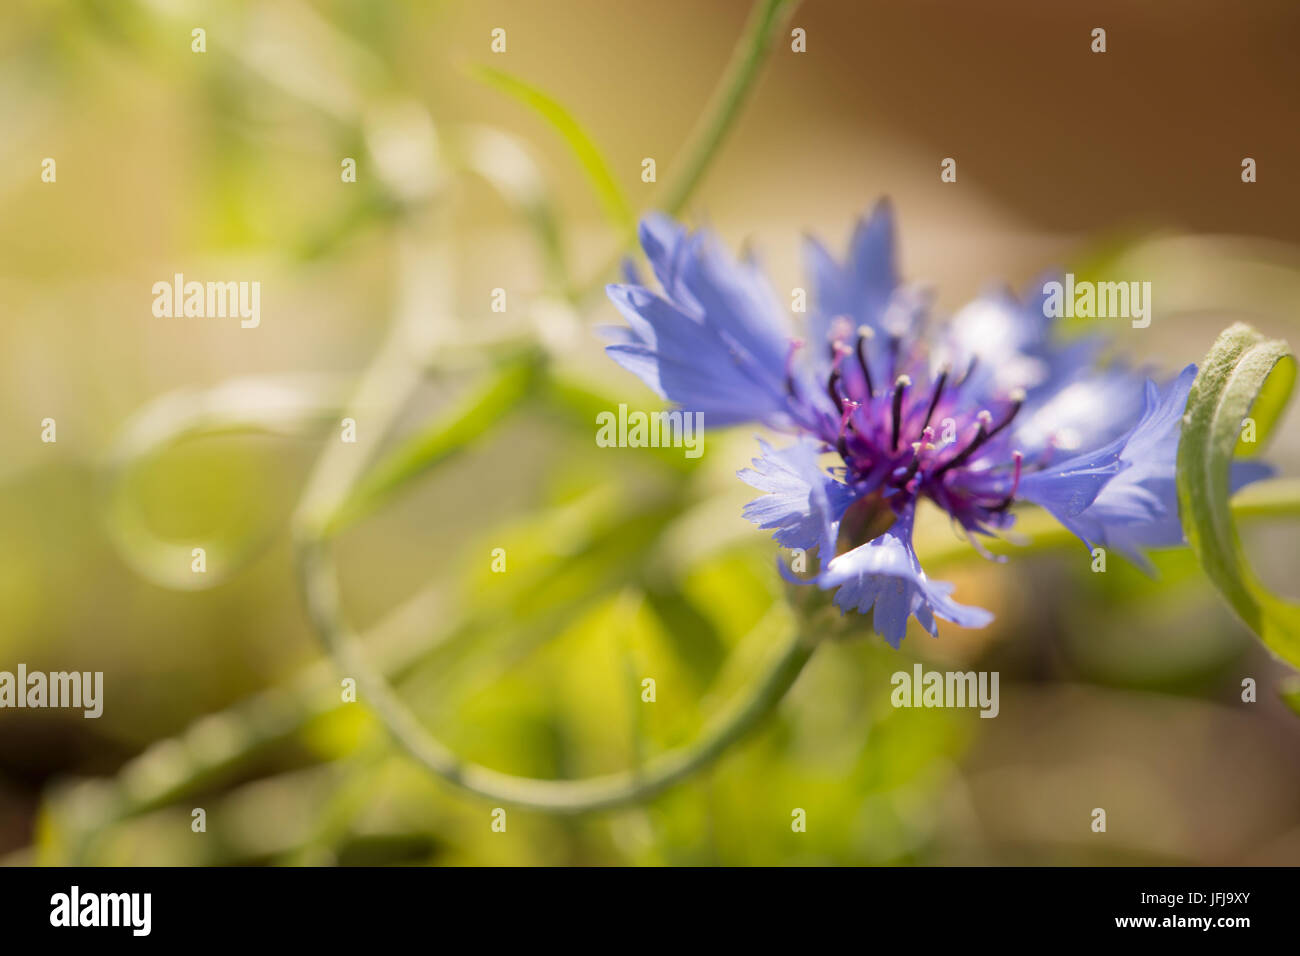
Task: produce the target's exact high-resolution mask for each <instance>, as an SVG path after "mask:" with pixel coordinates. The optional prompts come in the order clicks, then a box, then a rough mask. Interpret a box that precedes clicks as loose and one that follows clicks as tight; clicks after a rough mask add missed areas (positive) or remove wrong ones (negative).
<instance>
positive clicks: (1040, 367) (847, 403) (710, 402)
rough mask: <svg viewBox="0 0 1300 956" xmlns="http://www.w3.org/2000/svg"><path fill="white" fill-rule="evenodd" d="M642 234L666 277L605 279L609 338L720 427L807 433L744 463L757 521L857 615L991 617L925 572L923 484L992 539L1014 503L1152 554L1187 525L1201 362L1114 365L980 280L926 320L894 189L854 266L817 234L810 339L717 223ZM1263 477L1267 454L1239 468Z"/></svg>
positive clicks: (929, 622)
mask: <svg viewBox="0 0 1300 956" xmlns="http://www.w3.org/2000/svg"><path fill="white" fill-rule="evenodd" d="M640 237H641V246H642V248H643V249H644V251H645V254H646V257H647V258H648V260H649V262H650V265H651V267H652V268H653V270H654V274H655V278H656V279H657V280H658V284H659V291H653V290H652V289H650V288H649V287H647V286H645V285H643V284H641V282H640V281H638V280H637V279H636V276H635V275H630V276H629V278H630V279H631V280H632V281H630V282H629V283H627V284H620V285H611V286H609V287H608V290H607V291H608V294H609V297H610V299H611V300H612V301H613V303H614V305H615V306H616V307H617V308H618V310H619V311H620V312H621V313H622V314H623V316H624V317H625V318H626V319H627V322H628V327H627V328H621V327H620V328H618V329H613V330H610V335H611V337H612V338H613V340H614V341H613V344H611V345H609V346H608V347H607V349H606V351H607V352H608V353H609V355H610V357H611V358H613V359H614V361H616V362H618V363H619V364H620V365H622V366H623V367H624V368H626V369H627V370H628V371H630V372H633V373H634V374H636V375H637V376H638V377H640V378H641V379H642V380H643V381H644V382H645V383H646V384H647V385H649V386H650V387H651V388H652V389H654V390H655V391H656V392H657V393H658V394H659V395H660V396H661V397H663V398H665V399H667V400H669V401H671V402H673V403H675V404H676V405H677V406H679V407H681V408H682V409H684V410H687V411H692V412H701V413H703V415H704V419H705V421H707V422H708V423H709V424H712V425H730V424H738V423H744V422H749V423H760V424H763V425H766V426H768V427H770V428H772V429H775V430H777V431H781V432H785V433H788V434H791V435H793V436H795V438H796V440H795V441H794V442H793V443H792V444H790V445H788V446H787V447H785V448H782V449H779V450H778V449H774V448H772V447H771V446H770V445H768V444H767V443H765V442H761V443H760V450H761V454H760V456H759V457H758V458H756V459H754V462H753V467H752V468H748V469H745V470H743V471H741V472H740V477H741V478H742V479H744V480H745V481H746V482H748V483H749V484H750V485H753V486H754V487H755V488H757V489H759V490H760V491H763V492H766V494H765V495H764V496H763V497H761V498H758V499H757V500H755V501H753V502H751V503H750V504H749V505H748V506H747V507H746V508H745V517H747V518H749V520H751V521H753V522H754V523H755V524H757V525H758V526H759V527H760V528H763V529H766V530H770V531H772V532H773V537H774V538H775V539H776V540H777V542H778V543H779V544H780V545H782V546H783V547H786V548H797V549H802V550H803V551H805V552H807V553H809V554H810V555H815V556H816V558H817V563H818V565H819V570H818V571H817V572H816V574H815V575H813V576H812V577H811V578H809V579H808V581H807V582H806V583H815V584H816V585H818V586H820V587H822V588H825V589H828V590H829V589H833V590H834V591H835V595H834V599H835V603H836V604H837V605H838V606H839V607H840V609H841V611H842V612H847V611H849V610H856V611H859V612H862V613H866V612H868V611H870V612H872V623H873V626H874V627H875V629H876V631H877V632H878V633H879V634H880V635H881V636H882V637H884V638H885V640H887V641H888V642H889V643H890V644H892V645H894V646H895V647H897V646H898V644H899V642H900V641H901V640H902V639H903V636H904V634H905V632H906V629H907V622H908V620H909V618H911V617H916V619H917V620H918V621H919V622H920V623H921V625H922V626H923V627H925V629H926V630H928V631H929V632H930V633H931V634H936V633H937V630H936V628H937V625H936V623H935V619H936V618H943V619H944V620H946V621H951V622H953V623H955V624H959V625H961V626H963V627H983V626H984V625H985V624H987V623H988V622H989V621H990V620H991V619H992V615H991V614H990V613H989V612H988V611H985V610H982V609H980V608H976V607H970V606H967V605H964V604H958V603H957V602H956V601H954V600H953V599H952V598H951V597H950V595H951V592H952V590H953V589H952V585H950V584H948V583H946V582H942V581H932V580H930V579H929V578H928V577H927V576H926V574H925V572H924V571H923V570H922V569H921V563H920V560H919V558H918V557H917V555H916V552H915V551H914V549H913V546H912V524H913V519H914V516H915V513H916V507H917V505H918V503H919V502H920V501H921V499H928V500H929V501H930V502H932V503H933V504H934V505H937V506H938V507H939V508H941V509H942V510H943V511H945V512H947V514H948V515H949V516H950V517H951V519H952V520H953V521H954V522H955V524H956V525H958V526H960V527H961V528H962V529H964V531H965V533H966V534H967V536H968V537H969V538H970V540H971V542H972V544H974V545H975V546H976V547H977V548H980V550H981V551H984V549H983V548H982V547H981V546H980V545H979V543H978V538H979V536H986V535H993V534H995V533H996V532H998V531H1000V530H1003V529H1006V528H1008V527H1009V526H1010V525H1011V524H1012V522H1013V520H1014V516H1013V515H1012V514H1011V511H1010V509H1011V507H1012V505H1014V504H1015V503H1016V502H1018V501H1029V502H1033V503H1035V504H1038V505H1040V506H1042V507H1043V508H1045V509H1047V510H1048V511H1049V512H1051V513H1052V515H1054V516H1055V517H1056V518H1057V520H1059V521H1060V522H1061V523H1062V524H1063V525H1065V527H1067V528H1068V529H1069V530H1070V531H1072V532H1073V533H1074V534H1076V535H1078V537H1079V538H1080V539H1081V540H1082V541H1083V542H1084V543H1085V545H1087V546H1088V547H1089V548H1092V547H1097V546H1101V547H1113V548H1115V549H1117V550H1119V551H1120V552H1121V553H1124V554H1126V555H1127V556H1129V557H1130V558H1131V559H1133V560H1134V561H1135V562H1137V563H1139V564H1142V565H1144V566H1145V565H1146V557H1145V554H1144V549H1146V548H1154V547H1169V546H1173V545H1178V544H1181V543H1182V542H1183V535H1182V528H1181V525H1180V524H1179V520H1178V507H1177V500H1176V496H1175V485H1174V463H1175V458H1176V455H1177V451H1178V435H1179V427H1180V424H1181V421H1182V415H1183V409H1184V406H1185V405H1186V403H1187V395H1188V391H1189V390H1190V388H1191V384H1192V379H1193V378H1194V377H1195V374H1196V367H1195V366H1194V365H1189V366H1188V367H1187V368H1185V369H1184V370H1183V371H1182V372H1181V373H1180V374H1179V375H1178V376H1177V377H1175V378H1174V379H1173V381H1171V382H1169V383H1167V384H1166V385H1164V386H1163V387H1161V386H1158V385H1157V384H1156V383H1155V382H1153V381H1150V380H1149V379H1147V378H1146V377H1145V376H1144V375H1141V374H1138V373H1135V372H1134V371H1133V370H1131V369H1130V368H1128V367H1126V366H1123V365H1111V366H1109V367H1099V365H1098V363H1097V357H1098V354H1099V352H1100V349H1101V345H1102V344H1103V343H1102V342H1101V341H1100V340H1099V339H1097V338H1092V337H1090V338H1085V339H1082V340H1076V341H1073V342H1070V343H1068V344H1062V343H1060V342H1058V341H1057V338H1056V336H1055V334H1054V331H1055V330H1054V329H1053V328H1052V321H1053V320H1052V319H1051V318H1049V317H1048V315H1047V313H1048V311H1049V310H1047V309H1044V307H1043V295H1044V294H1043V293H1042V292H1041V291H1035V292H1033V293H1032V294H1030V295H1029V296H1027V297H1026V299H1024V300H1018V299H1016V298H1015V297H1014V296H1012V295H1010V294H1008V293H1004V292H999V293H996V294H990V295H986V296H984V297H982V298H980V299H977V300H976V301H974V302H972V303H971V304H969V305H967V306H966V307H964V308H963V309H961V310H960V311H958V312H957V313H956V315H954V316H953V317H952V319H951V320H950V321H949V322H947V323H946V324H944V325H934V324H932V323H931V322H930V321H929V301H928V298H927V296H926V294H925V293H924V291H922V290H920V289H918V288H916V287H914V286H910V285H907V284H904V283H903V282H901V281H900V279H899V276H898V270H897V266H896V263H895V253H894V227H893V215H892V212H891V210H890V207H889V206H888V204H887V203H884V202H882V203H880V204H879V205H878V206H877V207H876V209H875V211H874V212H873V213H872V214H871V216H870V217H869V218H867V219H866V220H863V221H862V222H860V223H859V224H858V226H857V228H856V229H855V231H854V233H853V237H852V240H851V242H850V247H849V254H848V257H847V259H846V260H845V261H843V262H841V261H838V260H837V259H835V258H834V257H833V256H832V255H831V254H830V253H828V252H827V251H826V250H825V249H824V248H823V247H822V246H821V245H819V244H818V243H817V242H815V241H812V240H810V241H809V242H808V249H807V260H808V268H809V271H810V273H811V279H812V283H813V287H814V297H813V298H814V302H813V309H812V311H811V312H810V315H809V322H808V327H807V329H806V339H801V338H797V337H796V336H795V334H794V330H793V329H792V328H791V325H790V320H789V316H788V315H787V314H786V312H785V310H784V309H783V308H782V306H781V304H780V302H779V300H778V298H777V296H776V295H775V294H774V293H773V291H772V289H771V288H770V287H769V285H768V284H767V281H766V279H765V278H764V276H763V274H762V272H761V270H760V269H759V268H758V266H757V265H755V264H754V263H752V262H744V261H742V262H737V261H736V260H735V259H733V258H732V257H731V256H730V255H729V254H728V253H727V252H726V251H725V250H724V249H723V248H722V247H721V246H720V245H719V243H718V242H717V241H716V239H714V238H713V237H712V236H711V235H709V234H708V233H707V232H694V233H691V232H688V231H687V230H686V229H685V228H683V227H682V226H680V225H679V224H677V223H676V222H674V221H672V220H671V219H668V218H666V217H663V216H651V217H649V218H647V219H646V220H644V221H643V222H642V224H641V232H640ZM1041 288H1042V283H1039V284H1038V286H1037V289H1039V290H1041ZM823 456H833V462H834V463H833V464H832V465H831V466H830V467H825V466H824V464H823ZM1261 476H1262V472H1261V470H1260V469H1258V467H1254V468H1250V469H1247V468H1242V469H1240V470H1239V471H1238V473H1237V474H1236V475H1234V478H1235V479H1236V482H1235V483H1236V484H1238V485H1239V484H1242V483H1244V482H1245V481H1247V480H1252V479H1254V478H1258V477H1261ZM985 553H987V552H985ZM795 580H799V581H801V582H803V579H795Z"/></svg>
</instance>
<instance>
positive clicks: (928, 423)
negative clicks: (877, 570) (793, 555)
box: [786, 320, 1041, 544]
mask: <svg viewBox="0 0 1300 956" xmlns="http://www.w3.org/2000/svg"><path fill="white" fill-rule="evenodd" d="M847 325H848V323H847V322H846V321H843V320H837V321H836V323H835V324H834V325H833V331H832V341H831V342H830V344H829V348H830V374H829V377H828V378H827V380H826V383H825V390H826V394H827V396H828V397H829V398H830V400H831V402H832V403H833V404H834V407H835V409H836V413H835V414H834V415H832V414H828V413H826V412H825V411H822V410H820V409H821V407H822V405H823V403H820V402H818V403H817V405H816V406H813V405H812V403H811V402H810V401H809V397H808V396H801V395H799V394H798V387H797V385H796V381H795V378H794V376H793V375H790V376H787V382H786V384H787V388H788V389H789V390H790V393H791V397H792V398H794V399H795V400H796V401H797V402H798V404H800V405H802V406H803V407H805V408H806V409H809V415H808V422H809V424H810V426H811V430H812V431H813V432H814V434H816V435H817V436H818V437H819V438H821V439H822V440H823V441H824V442H825V443H826V444H827V445H828V446H830V447H832V448H834V449H835V450H836V451H837V452H838V453H839V456H840V458H841V459H842V460H843V462H844V466H843V470H842V472H840V473H839V477H840V478H841V479H842V480H843V481H844V482H845V484H847V485H849V486H850V487H851V488H853V489H854V492H855V494H856V496H857V497H858V498H859V500H860V501H863V502H868V504H864V505H862V506H861V507H862V508H863V509H872V510H874V511H877V512H878V511H880V510H882V509H883V508H884V506H885V505H886V504H887V505H888V507H889V508H890V509H891V510H892V512H893V515H895V516H896V515H898V514H900V513H901V512H902V511H903V509H904V508H906V507H908V506H909V505H910V504H912V503H913V502H915V501H916V500H917V499H918V498H921V497H928V498H930V499H931V500H932V501H933V502H934V503H935V504H937V505H938V506H939V507H940V508H942V509H943V510H945V511H946V512H948V513H949V514H950V515H952V516H953V517H954V518H955V519H956V520H957V521H958V522H960V523H961V525H962V526H963V527H964V528H966V529H967V530H970V531H980V532H982V531H986V530H988V529H989V528H990V527H995V528H996V527H1003V526H1005V525H1007V524H1009V523H1010V518H1009V517H1008V515H1007V509H1008V508H1009V507H1010V505H1011V503H1012V501H1013V500H1014V497H1015V493H1016V490H1017V488H1018V487H1019V483H1020V476H1021V472H1022V468H1023V462H1022V456H1021V454H1020V452H1019V451H1016V450H1014V449H1013V448H1012V447H1011V445H1010V443H1009V441H1010V440H1009V434H1010V433H1009V431H1008V429H1009V426H1010V425H1011V423H1012V422H1013V421H1014V420H1015V418H1016V415H1017V414H1018V413H1019V411H1020V409H1021V407H1022V406H1023V404H1024V401H1025V395H1024V392H1023V391H1022V390H1020V389H1013V390H1009V391H1007V392H1005V394H1001V395H997V397H996V398H994V399H992V400H989V398H988V397H987V396H988V395H989V389H988V387H987V382H985V383H984V384H983V387H981V388H979V389H978V390H976V389H975V388H968V385H970V384H971V383H972V381H973V376H974V375H975V373H976V371H977V360H974V359H972V360H971V361H970V362H969V363H968V364H967V366H966V368H965V369H964V370H963V371H962V373H961V374H960V375H954V374H953V373H952V371H951V370H950V369H948V368H940V369H938V370H936V371H934V372H931V369H930V362H929V357H928V355H927V354H926V353H925V352H924V350H922V349H921V348H920V347H919V345H917V344H911V345H905V344H904V342H903V341H902V339H901V338H900V337H897V336H889V337H887V338H886V337H884V336H876V335H875V334H874V333H873V331H872V330H871V329H870V328H868V327H865V326H863V327H861V328H859V329H858V330H857V331H856V334H854V333H853V332H852V330H851V329H850V328H847V327H846V326H847ZM880 339H884V341H883V342H882V341H880ZM798 347H799V343H795V345H794V347H793V348H792V350H791V361H793V353H794V351H795V350H796V349H797V348H798ZM994 394H995V395H996V394H997V393H996V392H995V393H994ZM814 408H816V409H817V410H813V409H814ZM1039 464H1041V463H1039ZM855 518H856V521H854V522H850V524H855V525H856V526H859V527H860V530H861V531H862V532H865V531H867V530H871V531H875V532H876V533H879V530H880V529H881V524H882V523H881V520H880V518H879V516H878V515H877V516H874V517H871V516H867V515H865V514H863V515H858V516H855ZM886 527H887V525H886ZM858 537H859V535H858V534H853V535H851V536H850V538H851V540H850V541H848V542H844V543H846V544H852V543H855V542H856V543H860V541H857V538H858Z"/></svg>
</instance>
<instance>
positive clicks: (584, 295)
mask: <svg viewBox="0 0 1300 956" xmlns="http://www.w3.org/2000/svg"><path fill="white" fill-rule="evenodd" d="M798 5H799V0H758V2H757V3H755V4H754V7H753V10H752V11H751V12H750V15H749V20H748V21H747V23H746V24H745V31H744V33H742V34H741V37H740V40H739V41H738V42H737V43H736V46H735V48H734V50H733V51H732V54H731V60H730V61H729V62H728V63H727V68H726V70H725V71H723V74H722V79H721V80H720V81H719V82H718V85H717V87H715V88H714V91H713V94H712V96H711V97H710V98H709V102H708V104H707V105H706V107H705V109H704V112H703V113H702V114H701V116H700V120H699V122H698V123H697V124H696V126H695V129H694V131H693V132H692V133H691V135H690V137H689V138H688V139H687V141H686V145H685V146H684V147H683V149H682V156H681V158H680V159H678V160H676V161H675V162H674V164H673V173H672V178H671V179H670V180H669V181H668V182H667V183H666V184H665V185H664V191H663V194H662V195H663V199H662V200H661V201H658V202H656V203H655V206H656V208H658V209H661V210H662V211H664V212H666V213H668V214H669V215H675V214H676V213H678V212H680V211H681V209H682V207H683V206H685V205H686V202H687V200H688V199H690V198H691V195H692V194H693V193H694V192H695V189H696V187H697V186H699V184H700V180H701V179H703V178H704V173H705V171H706V170H707V169H708V168H709V164H710V163H711V162H712V161H713V159H714V157H715V156H716V154H717V151H718V147H719V146H721V145H722V141H723V140H724V139H725V138H726V136H727V134H728V133H729V132H730V131H731V128H732V126H734V125H735V123H736V120H737V119H738V118H739V116H740V111H741V108H742V107H743V106H744V105H745V100H746V99H748V97H749V94H750V92H751V91H752V90H753V87H754V81H755V80H756V79H757V78H758V72H759V69H760V68H761V67H762V65H763V62H764V60H766V59H767V54H768V52H769V51H770V50H771V48H772V43H773V41H774V40H775V39H776V31H777V29H778V28H779V27H780V26H781V24H782V23H784V22H785V18H786V16H787V15H788V14H789V13H792V12H793V11H794V8H795V7H797V6H798ZM632 238H635V237H632ZM626 247H627V243H626V242H623V243H620V245H619V248H618V250H617V251H616V252H615V253H614V255H613V256H611V257H610V259H609V260H608V261H607V262H606V263H605V264H604V265H603V266H601V268H600V269H598V270H597V271H596V272H595V273H594V274H593V275H592V277H591V278H590V279H589V280H588V281H586V282H584V283H582V284H581V285H580V286H579V287H578V301H585V300H587V299H589V298H591V297H592V296H593V295H594V294H595V293H597V292H599V291H600V290H601V288H603V286H604V283H605V280H606V278H607V277H608V276H610V275H611V274H612V273H613V272H614V270H615V269H617V268H618V263H619V261H620V260H621V259H622V257H623V253H624V250H625V249H626Z"/></svg>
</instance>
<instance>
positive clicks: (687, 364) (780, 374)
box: [606, 215, 791, 427]
mask: <svg viewBox="0 0 1300 956" xmlns="http://www.w3.org/2000/svg"><path fill="white" fill-rule="evenodd" d="M640 235H641V244H642V247H643V248H644V250H645V253H646V257H647V258H648V259H649V261H650V264H651V266H652V268H653V269H654V273H655V276H656V278H657V279H658V280H659V283H660V285H661V286H662V287H663V292H664V297H660V296H658V295H656V294H655V293H653V292H652V291H650V290H649V289H647V288H645V287H644V286H641V285H639V284H623V285H611V286H608V287H607V289H606V292H607V293H608V295H609V297H610V299H611V300H612V301H613V303H614V305H615V306H617V307H618V309H619V311H620V312H621V313H622V314H623V316H624V317H625V318H626V319H627V321H628V324H629V325H630V327H631V337H630V339H625V340H624V341H622V342H619V343H617V344H615V345H613V346H611V347H609V348H608V349H607V350H606V351H607V352H608V354H609V355H610V357H611V358H613V359H614V360H615V361H616V362H618V363H619V364H620V365H622V366H623V367H624V368H626V369H628V370H629V371H631V372H633V373H634V374H636V375H638V376H639V377H640V378H641V379H642V380H643V381H645V382H646V384H647V385H649V386H650V387H651V388H653V389H654V390H655V391H656V392H657V393H658V394H659V395H661V396H662V397H664V398H667V399H669V400H671V401H673V402H676V403H677V404H678V405H680V406H682V407H683V408H685V409H686V410H688V411H699V412H703V413H704V414H706V415H707V416H709V418H710V419H711V421H712V423H713V424H715V425H723V424H733V423H735V422H743V421H760V422H764V423H766V424H769V425H775V426H778V427H780V426H782V425H784V424H786V423H787V422H788V420H789V415H788V410H789V402H790V398H789V395H788V394H787V392H786V360H787V357H788V355H789V351H790V343H791V336H790V330H789V328H788V324H787V320H786V318H785V316H784V313H783V312H782V310H781V309H780V307H779V305H778V303H777V301H776V298H775V296H774V295H773V293H772V291H771V289H770V287H769V286H768V284H767V282H766V280H765V279H764V278H763V276H762V274H761V272H760V271H759V269H758V267H757V266H755V265H753V264H746V263H741V262H736V261H735V260H734V259H732V258H731V257H730V256H729V255H727V253H726V252H725V251H724V250H722V249H721V248H720V247H719V246H718V244H717V243H716V242H714V241H713V240H712V238H711V237H710V236H708V235H707V234H704V233H694V234H691V233H688V232H687V231H686V229H685V228H683V227H682V226H681V225H679V224H678V223H676V222H674V221H673V220H672V219H669V218H668V217H666V216H661V215H651V216H647V217H646V218H645V219H644V220H643V221H642V223H641V230H640Z"/></svg>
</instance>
